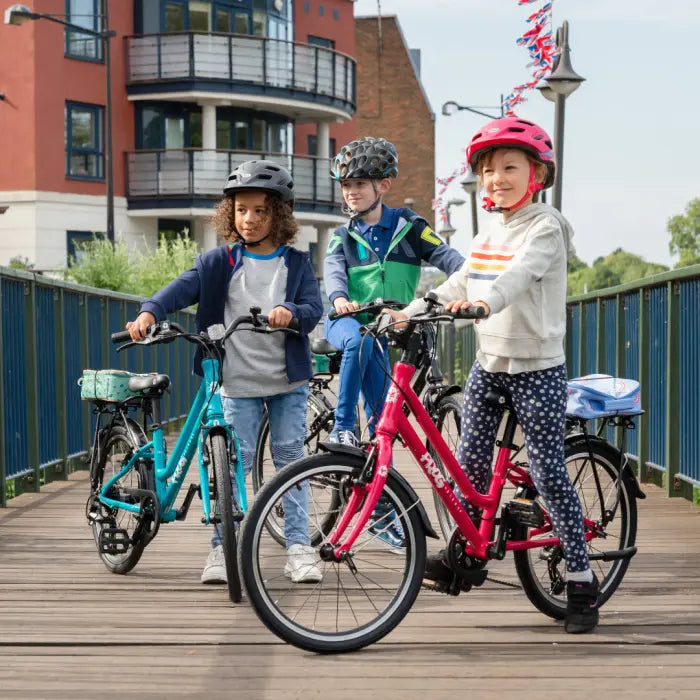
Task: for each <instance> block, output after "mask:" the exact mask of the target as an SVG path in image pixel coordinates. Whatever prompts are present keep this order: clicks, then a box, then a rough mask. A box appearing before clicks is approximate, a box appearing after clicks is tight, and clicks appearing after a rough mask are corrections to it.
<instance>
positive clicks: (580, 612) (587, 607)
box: [564, 574, 599, 634]
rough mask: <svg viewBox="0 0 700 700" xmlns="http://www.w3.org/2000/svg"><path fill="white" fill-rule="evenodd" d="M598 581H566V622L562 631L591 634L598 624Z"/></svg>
mask: <svg viewBox="0 0 700 700" xmlns="http://www.w3.org/2000/svg"><path fill="white" fill-rule="evenodd" d="M598 592H599V585H598V579H597V578H596V576H595V574H593V580H592V581H591V582H590V583H589V582H584V581H568V582H567V584H566V599H567V600H566V621H565V622H564V629H565V630H566V631H567V632H568V633H569V634H583V633H584V632H591V631H592V630H593V629H595V626H596V625H597V624H598Z"/></svg>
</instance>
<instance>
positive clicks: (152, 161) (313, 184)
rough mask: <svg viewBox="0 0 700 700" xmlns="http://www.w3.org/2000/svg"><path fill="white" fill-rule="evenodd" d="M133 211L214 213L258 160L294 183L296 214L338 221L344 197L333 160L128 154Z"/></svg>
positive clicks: (255, 155)
mask: <svg viewBox="0 0 700 700" xmlns="http://www.w3.org/2000/svg"><path fill="white" fill-rule="evenodd" d="M125 156H126V168H125V171H126V177H127V182H126V196H127V199H128V203H129V209H130V210H139V209H164V208H167V209H173V208H207V209H209V208H211V207H212V205H213V204H214V203H215V202H216V201H218V200H219V199H221V197H222V193H223V188H224V184H225V182H226V178H227V177H228V175H229V173H230V172H231V171H232V170H233V169H234V168H235V167H236V166H237V165H240V164H241V163H243V162H245V161H247V160H253V159H265V160H272V161H274V162H276V163H279V164H280V165H282V166H284V167H285V168H287V169H288V170H289V171H290V172H291V173H292V177H293V178H294V192H295V195H296V199H295V205H294V210H295V212H306V213H317V214H320V215H322V216H325V215H329V214H333V215H337V214H338V213H339V212H338V207H339V205H340V203H341V202H342V195H341V194H340V190H339V188H338V186H337V183H335V182H333V181H332V180H331V179H330V176H329V161H328V159H327V158H316V157H314V156H302V155H293V154H288V153H260V152H252V151H212V150H203V149H183V150H175V149H173V150H161V151H145V150H144V151H132V152H130V153H126V154H125Z"/></svg>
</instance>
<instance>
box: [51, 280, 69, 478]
mask: <svg viewBox="0 0 700 700" xmlns="http://www.w3.org/2000/svg"><path fill="white" fill-rule="evenodd" d="M53 298H54V319H55V320H54V324H55V325H54V334H55V337H54V352H55V353H56V419H57V421H58V430H57V432H58V456H59V458H60V459H61V461H62V462H63V467H62V469H61V473H60V477H59V478H61V479H65V478H66V477H67V476H68V418H67V415H66V413H67V411H66V354H65V319H64V306H63V303H64V298H63V289H62V288H57V289H54V293H53Z"/></svg>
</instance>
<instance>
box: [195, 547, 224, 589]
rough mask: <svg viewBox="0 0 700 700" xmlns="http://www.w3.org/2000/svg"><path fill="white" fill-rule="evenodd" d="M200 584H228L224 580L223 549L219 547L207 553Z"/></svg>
mask: <svg viewBox="0 0 700 700" xmlns="http://www.w3.org/2000/svg"><path fill="white" fill-rule="evenodd" d="M201 581H202V583H228V579H227V578H226V559H225V558H224V548H223V547H222V546H221V545H219V546H218V547H214V549H212V550H211V552H209V556H208V557H207V561H206V563H205V564H204V571H202V578H201Z"/></svg>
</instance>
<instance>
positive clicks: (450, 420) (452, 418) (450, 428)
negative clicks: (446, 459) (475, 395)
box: [428, 391, 464, 542]
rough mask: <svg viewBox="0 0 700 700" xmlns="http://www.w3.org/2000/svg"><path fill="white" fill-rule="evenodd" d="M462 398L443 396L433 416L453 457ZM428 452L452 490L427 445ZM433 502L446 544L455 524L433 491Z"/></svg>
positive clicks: (435, 454)
mask: <svg viewBox="0 0 700 700" xmlns="http://www.w3.org/2000/svg"><path fill="white" fill-rule="evenodd" d="M463 396H464V395H463V394H462V392H461V391H460V392H459V393H458V394H451V395H450V396H444V397H443V398H442V399H440V401H439V402H438V405H437V407H436V409H435V413H434V415H433V421H434V423H435V425H436V427H437V429H438V430H439V431H440V434H441V435H442V438H443V440H444V441H445V443H446V444H447V446H448V447H449V448H450V452H452V454H453V455H455V457H456V456H457V450H458V449H459V435H460V432H461V427H462V402H463V400H464V398H463ZM428 452H429V453H430V456H431V457H432V458H433V461H434V462H435V464H436V465H437V467H438V469H439V470H440V472H441V473H442V475H443V477H444V478H445V479H446V480H447V482H448V483H449V484H450V486H451V487H452V488H454V485H455V483H454V479H453V478H452V477H451V476H450V475H449V474H448V472H447V469H445V467H444V465H443V464H442V461H441V460H440V457H438V454H437V452H436V451H435V449H434V448H433V446H432V445H431V444H428ZM433 501H434V503H435V513H436V514H437V518H438V523H439V524H440V530H441V532H442V536H443V537H444V538H445V542H448V541H449V539H450V537H451V535H452V532H453V530H454V528H455V522H454V520H452V516H451V515H450V513H449V511H448V510H447V508H445V504H444V503H443V502H442V501H441V500H440V496H438V495H437V492H436V491H433Z"/></svg>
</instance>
